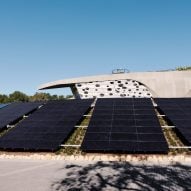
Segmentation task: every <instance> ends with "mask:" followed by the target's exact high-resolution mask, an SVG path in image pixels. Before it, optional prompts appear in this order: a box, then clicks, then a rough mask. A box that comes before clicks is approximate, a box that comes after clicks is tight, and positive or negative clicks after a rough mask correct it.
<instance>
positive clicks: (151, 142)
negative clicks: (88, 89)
mask: <svg viewBox="0 0 191 191" xmlns="http://www.w3.org/2000/svg"><path fill="white" fill-rule="evenodd" d="M81 148H82V150H83V151H86V152H122V153H123V152H124V153H166V152H167V151H168V146H167V142H166V140H165V137H164V135H163V133H162V130H161V127H160V124H159V121H158V118H157V116H156V113H155V111H154V107H153V105H152V102H151V99H146V98H143V99H142V98H113V99H98V100H97V103H96V105H95V109H94V112H93V116H92V118H91V121H90V124H89V126H88V129H87V132H86V134H85V137H84V140H83V143H82V146H81Z"/></svg>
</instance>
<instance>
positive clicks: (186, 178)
mask: <svg viewBox="0 0 191 191" xmlns="http://www.w3.org/2000/svg"><path fill="white" fill-rule="evenodd" d="M0 190H1V191H12V190H14V191H56V190H57V191H65V190H73V191H75V190H84V191H87V190H99V191H102V190H103V191H105V190H106V191H107V190H109V191H110V190H111V191H112V190H113V191H119V190H120V191H121V190H137V191H139V190H140V191H144V190H147V191H158V190H160V191H162V190H165V191H171V190H173V191H184V190H185V191H187V190H191V166H185V165H181V164H174V165H170V166H164V165H163V166H159V165H155V166H150V165H143V164H142V165H132V164H131V163H129V162H95V161H94V162H86V161H74V162H69V161H45V160H44V161H40V160H9V159H1V160H0Z"/></svg>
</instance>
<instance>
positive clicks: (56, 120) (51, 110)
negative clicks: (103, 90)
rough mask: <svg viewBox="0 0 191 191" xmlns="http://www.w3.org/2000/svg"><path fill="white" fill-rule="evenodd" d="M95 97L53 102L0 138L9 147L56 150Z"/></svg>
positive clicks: (0, 141) (2, 144)
mask: <svg viewBox="0 0 191 191" xmlns="http://www.w3.org/2000/svg"><path fill="white" fill-rule="evenodd" d="M92 102H93V100H88V99H87V100H67V101H66V100H65V101H50V102H48V103H46V104H45V105H44V106H43V107H41V108H40V109H38V110H37V111H36V112H34V113H33V114H32V115H30V116H29V117H28V118H27V119H25V120H23V121H22V122H20V123H19V124H18V125H17V126H16V127H15V128H13V129H11V130H10V131H9V132H8V133H6V134H5V135H4V136H2V137H1V138H0V148H1V149H5V150H35V151H55V150H57V149H58V148H60V145H61V144H62V143H63V142H64V141H65V140H66V139H67V138H68V136H69V135H70V134H71V133H72V132H73V130H74V128H75V125H76V124H77V123H78V122H79V121H80V119H81V118H82V117H83V115H84V114H85V113H86V112H87V110H88V109H89V108H90V106H91V103H92Z"/></svg>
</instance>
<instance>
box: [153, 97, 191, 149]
mask: <svg viewBox="0 0 191 191" xmlns="http://www.w3.org/2000/svg"><path fill="white" fill-rule="evenodd" d="M155 101H156V103H157V105H158V107H159V108H160V110H161V111H162V112H163V113H164V114H165V115H166V117H167V118H168V119H169V120H170V121H171V122H172V123H173V124H174V125H175V126H176V130H177V131H178V132H179V133H180V135H181V137H182V138H183V139H184V140H185V142H187V144H188V145H190V146H191V118H190V116H191V98H157V99H155Z"/></svg>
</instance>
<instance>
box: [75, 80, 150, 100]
mask: <svg viewBox="0 0 191 191" xmlns="http://www.w3.org/2000/svg"><path fill="white" fill-rule="evenodd" d="M75 87H76V89H77V93H78V94H79V97H80V98H81V99H86V98H119V97H136V98H137V97H140V98H143V97H151V96H152V95H151V93H150V92H149V90H148V89H147V88H146V87H145V86H144V85H142V84H141V83H139V82H137V81H135V80H124V79H123V80H108V81H97V82H87V83H77V84H75Z"/></svg>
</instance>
